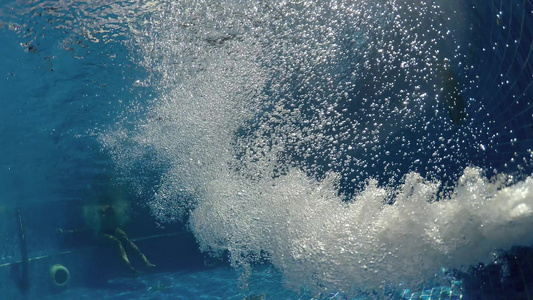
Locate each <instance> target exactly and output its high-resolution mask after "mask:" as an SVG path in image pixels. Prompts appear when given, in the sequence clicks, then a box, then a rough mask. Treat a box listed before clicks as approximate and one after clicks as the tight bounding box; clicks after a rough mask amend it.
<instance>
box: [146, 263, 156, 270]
mask: <svg viewBox="0 0 533 300" xmlns="http://www.w3.org/2000/svg"><path fill="white" fill-rule="evenodd" d="M146 268H148V269H153V268H155V265H154V264H153V263H151V262H149V261H147V262H146Z"/></svg>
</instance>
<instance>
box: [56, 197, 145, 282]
mask: <svg viewBox="0 0 533 300" xmlns="http://www.w3.org/2000/svg"><path fill="white" fill-rule="evenodd" d="M97 217H98V221H99V222H98V223H99V224H98V228H96V230H92V231H93V232H94V233H95V234H96V237H97V238H98V240H99V241H101V242H102V243H103V244H105V245H108V246H110V247H112V248H113V249H115V251H116V252H117V253H118V255H119V257H120V260H121V262H122V264H123V265H124V266H125V267H126V269H127V270H128V271H129V273H130V275H133V276H138V275H139V274H140V272H139V271H137V270H136V269H135V268H133V266H132V265H131V263H130V260H129V259H128V255H127V254H126V249H127V250H128V251H131V252H132V253H133V254H134V255H136V256H138V257H139V258H140V259H141V260H142V261H143V263H144V264H145V266H146V268H153V267H155V265H154V264H152V263H151V262H150V261H148V259H147V258H146V256H145V255H144V254H143V253H142V252H141V250H139V248H138V247H137V246H136V245H135V244H134V243H133V242H132V241H130V239H129V238H128V236H127V235H126V233H125V232H124V231H123V230H122V229H120V228H119V225H118V223H119V222H118V218H117V212H116V209H115V208H114V207H113V205H109V204H108V205H102V206H99V207H98V209H97ZM57 231H58V233H59V234H61V235H63V234H75V233H80V232H87V231H91V230H90V229H89V228H81V229H75V230H63V229H61V228H59V229H58V230H57Z"/></svg>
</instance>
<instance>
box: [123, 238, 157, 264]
mask: <svg viewBox="0 0 533 300" xmlns="http://www.w3.org/2000/svg"><path fill="white" fill-rule="evenodd" d="M115 237H117V238H118V239H119V240H120V241H121V242H122V244H124V246H125V247H127V248H129V249H130V250H131V251H132V252H133V253H134V254H135V255H137V256H138V257H139V258H140V259H141V260H142V261H143V262H144V264H145V265H146V266H147V267H149V268H151V267H155V265H154V264H152V263H151V262H150V261H148V259H147V258H146V256H145V255H144V254H143V253H142V252H141V250H140V249H139V247H137V245H135V244H134V243H133V242H132V241H130V239H128V236H127V235H126V233H125V232H124V231H123V230H122V229H120V228H117V229H115Z"/></svg>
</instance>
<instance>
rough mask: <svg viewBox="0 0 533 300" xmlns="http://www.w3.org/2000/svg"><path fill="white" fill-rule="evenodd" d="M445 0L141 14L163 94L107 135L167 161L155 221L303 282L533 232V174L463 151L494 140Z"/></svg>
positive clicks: (354, 275) (472, 250) (352, 282)
mask: <svg viewBox="0 0 533 300" xmlns="http://www.w3.org/2000/svg"><path fill="white" fill-rule="evenodd" d="M411 2H413V3H411ZM415 2H416V3H415ZM444 2H445V1H436V0H434V1H393V0H382V1H282V2H279V3H272V4H267V3H263V2H261V3H255V2H242V1H230V0H228V1H213V2H198V1H174V2H171V3H163V4H160V5H161V7H160V9H158V10H157V13H154V14H151V15H150V18H149V19H148V21H147V22H146V23H145V24H137V26H136V27H135V28H132V30H134V32H136V34H135V38H136V40H135V42H136V44H135V45H134V46H135V48H136V51H138V53H139V54H140V56H141V57H142V59H141V61H140V62H139V63H140V64H141V65H142V66H144V67H145V68H146V69H147V70H148V71H149V72H150V73H151V74H152V76H151V78H150V84H151V85H154V86H157V92H158V96H157V97H156V98H155V99H153V100H152V101H151V103H150V105H149V108H148V113H147V114H146V115H145V118H144V119H142V120H138V122H136V123H135V124H134V130H127V129H117V131H115V132H110V133H108V134H106V135H105V136H103V137H102V138H101V140H102V142H103V143H104V145H105V146H106V147H107V148H108V149H109V150H110V153H111V154H112V155H113V156H114V158H115V161H116V162H117V164H118V165H119V166H122V167H123V168H124V169H129V170H131V169H134V170H137V169H136V168H138V165H139V162H140V165H141V169H142V168H150V167H153V166H157V168H158V170H159V172H160V174H159V177H158V182H157V184H155V185H154V186H150V187H147V188H145V189H144V193H147V195H148V196H149V197H150V207H151V208H152V212H153V214H154V216H155V217H156V218H158V220H159V221H161V222H173V221H177V220H188V222H189V224H190V228H191V230H192V231H193V232H194V234H195V236H196V237H197V239H198V242H199V244H200V246H201V249H202V250H204V251H208V252H210V253H212V254H213V255H223V254H224V255H225V254H228V255H229V258H230V261H231V263H232V265H233V266H235V267H241V266H246V265H248V264H250V263H254V262H261V261H265V260H266V261H269V262H271V263H272V264H273V265H274V266H275V267H276V268H278V269H279V270H280V271H281V272H283V274H284V277H285V278H286V280H287V284H288V285H289V286H292V287H294V288H296V289H297V288H299V287H301V286H308V287H311V288H313V289H317V290H325V289H330V290H331V289H336V290H342V291H346V292H348V293H357V292H358V291H360V290H363V289H365V288H370V289H372V288H375V289H380V288H383V287H384V286H385V285H387V284H388V283H394V284H396V283H399V282H404V283H410V284H416V283H420V282H421V281H422V280H424V278H427V276H429V277H431V276H432V274H435V272H436V270H438V269H439V268H440V267H442V266H455V267H459V266H461V265H466V264H472V263H476V262H478V261H488V260H490V258H491V257H492V256H491V253H492V251H493V250H494V249H497V248H508V247H510V246H511V245H514V244H520V243H525V244H527V243H531V242H533V241H531V238H530V237H529V238H528V237H527V233H526V232H525V231H524V230H523V229H524V228H528V226H531V225H532V224H530V223H531V214H532V213H533V211H532V207H533V190H531V183H532V181H531V179H527V180H526V181H523V182H518V183H516V184H515V185H514V186H511V187H507V188H504V187H505V186H506V185H508V184H510V183H511V182H509V181H508V178H506V177H505V176H503V175H501V176H500V177H498V176H496V177H495V178H494V179H487V177H493V176H492V175H493V174H492V173H488V174H484V173H483V169H478V168H473V167H468V166H469V165H475V166H480V167H484V166H485V165H486V164H487V161H486V160H485V158H486V157H487V155H486V153H488V152H491V151H494V149H495V147H496V145H494V144H493V140H491V139H490V138H487V137H488V136H490V135H491V134H492V132H491V130H492V125H491V124H490V123H488V122H483V121H479V120H477V119H476V120H474V119H473V118H471V115H470V112H471V109H475V110H476V113H477V114H479V110H483V109H484V107H482V106H479V107H477V106H475V105H474V104H471V103H470V102H469V99H470V98H469V97H467V96H466V95H468V94H469V93H470V94H471V93H472V90H473V87H472V85H473V84H474V83H475V82H476V79H475V78H471V76H472V75H471V72H469V70H472V69H473V66H472V65H471V63H472V62H473V61H475V60H471V59H470V58H469V56H468V53H467V52H468V51H467V49H465V48H466V47H461V46H462V45H464V44H465V43H464V39H465V36H464V32H462V31H461V28H468V26H464V25H465V24H464V22H465V20H464V16H463V15H462V14H461V13H460V11H462V9H463V7H460V5H459V4H455V5H452V4H449V3H444ZM463 51H466V52H463ZM489 204H490V205H489ZM186 217H189V219H184V218H186ZM510 232H513V234H509V233H510Z"/></svg>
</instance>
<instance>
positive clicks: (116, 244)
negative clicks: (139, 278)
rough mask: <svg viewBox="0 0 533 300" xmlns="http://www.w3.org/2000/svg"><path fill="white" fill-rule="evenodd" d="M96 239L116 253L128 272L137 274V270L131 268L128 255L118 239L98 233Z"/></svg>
mask: <svg viewBox="0 0 533 300" xmlns="http://www.w3.org/2000/svg"><path fill="white" fill-rule="evenodd" d="M98 237H99V238H100V240H101V241H102V242H103V243H104V244H106V245H108V246H110V247H112V248H114V249H115V250H116V251H117V253H118V255H119V257H120V260H121V262H122V264H123V265H124V266H125V267H126V268H127V269H128V271H130V272H132V273H134V274H137V270H135V269H134V268H133V267H132V266H131V263H130V260H129V259H128V255H127V254H126V251H125V250H124V247H123V246H122V243H121V241H120V240H119V239H117V238H116V237H114V236H112V235H110V234H107V233H100V234H99V235H98Z"/></svg>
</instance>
